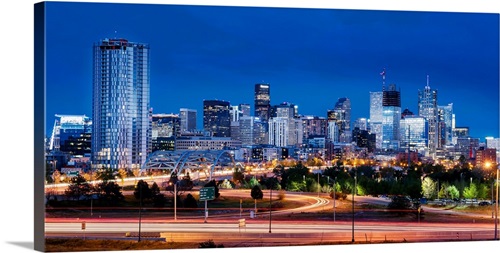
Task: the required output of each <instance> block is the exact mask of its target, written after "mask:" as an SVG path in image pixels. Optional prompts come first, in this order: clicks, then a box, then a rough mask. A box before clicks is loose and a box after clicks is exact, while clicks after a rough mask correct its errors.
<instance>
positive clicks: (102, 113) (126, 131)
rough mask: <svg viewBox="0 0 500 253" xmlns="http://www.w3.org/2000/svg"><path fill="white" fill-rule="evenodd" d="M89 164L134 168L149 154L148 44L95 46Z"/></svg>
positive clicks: (112, 42) (110, 42) (105, 43)
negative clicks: (90, 160) (90, 155)
mask: <svg viewBox="0 0 500 253" xmlns="http://www.w3.org/2000/svg"><path fill="white" fill-rule="evenodd" d="M93 53H94V66H93V69H94V71H93V73H94V75H93V97H92V98H93V105H92V119H93V124H92V167H93V168H110V169H114V170H117V169H120V168H123V169H134V168H138V167H140V166H141V164H142V163H144V161H146V158H147V156H148V154H149V153H150V152H151V149H152V147H151V114H152V109H150V104H149V96H150V84H149V82H150V66H149V63H150V60H149V45H148V44H144V43H135V42H130V41H128V40H126V39H104V40H102V41H100V42H99V43H96V44H94V50H93Z"/></svg>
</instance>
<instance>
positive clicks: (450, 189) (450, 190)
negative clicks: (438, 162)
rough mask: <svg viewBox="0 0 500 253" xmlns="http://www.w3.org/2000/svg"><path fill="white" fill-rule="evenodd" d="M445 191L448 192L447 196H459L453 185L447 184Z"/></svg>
mask: <svg viewBox="0 0 500 253" xmlns="http://www.w3.org/2000/svg"><path fill="white" fill-rule="evenodd" d="M446 192H447V193H448V196H449V197H450V198H452V199H457V198H458V197H459V196H460V192H459V191H458V189H457V187H456V186H454V185H450V186H448V188H446Z"/></svg>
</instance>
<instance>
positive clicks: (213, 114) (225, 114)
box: [203, 100, 231, 137]
mask: <svg viewBox="0 0 500 253" xmlns="http://www.w3.org/2000/svg"><path fill="white" fill-rule="evenodd" d="M229 111H230V104H229V102H227V101H222V100H203V129H204V130H205V131H206V132H209V133H210V136H213V137H231V115H230V112H229Z"/></svg>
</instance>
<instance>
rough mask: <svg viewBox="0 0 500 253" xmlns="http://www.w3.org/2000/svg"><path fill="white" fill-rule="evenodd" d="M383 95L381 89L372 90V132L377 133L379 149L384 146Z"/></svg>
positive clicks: (377, 146)
mask: <svg viewBox="0 0 500 253" xmlns="http://www.w3.org/2000/svg"><path fill="white" fill-rule="evenodd" d="M382 97H383V93H382V92H381V91H377V92H370V133H372V134H375V139H376V144H375V147H376V148H377V149H380V148H382Z"/></svg>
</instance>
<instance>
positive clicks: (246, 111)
mask: <svg viewBox="0 0 500 253" xmlns="http://www.w3.org/2000/svg"><path fill="white" fill-rule="evenodd" d="M238 109H239V110H240V113H241V115H240V116H241V117H243V116H250V105H249V104H240V105H238Z"/></svg>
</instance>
